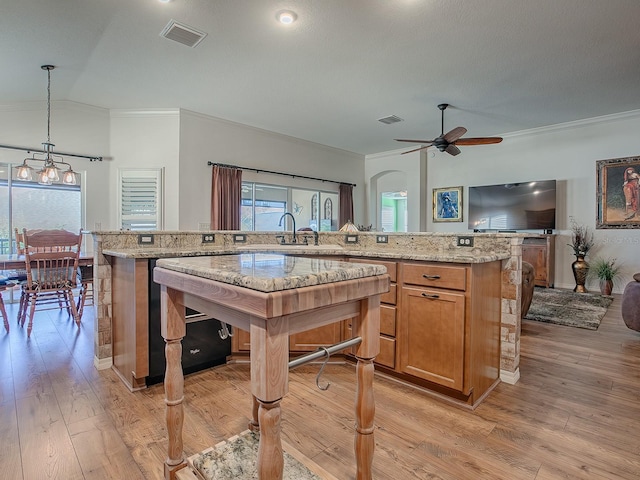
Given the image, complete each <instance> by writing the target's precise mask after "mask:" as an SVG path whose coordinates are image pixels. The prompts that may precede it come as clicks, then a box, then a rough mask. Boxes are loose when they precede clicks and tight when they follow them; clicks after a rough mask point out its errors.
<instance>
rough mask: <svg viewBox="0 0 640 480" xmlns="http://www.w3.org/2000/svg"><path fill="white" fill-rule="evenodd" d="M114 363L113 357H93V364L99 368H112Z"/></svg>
mask: <svg viewBox="0 0 640 480" xmlns="http://www.w3.org/2000/svg"><path fill="white" fill-rule="evenodd" d="M112 365H113V358H111V357H107V358H98V357H93V366H94V367H96V369H97V370H106V369H107V368H111V366H112Z"/></svg>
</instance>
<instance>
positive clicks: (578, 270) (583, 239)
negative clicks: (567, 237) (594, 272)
mask: <svg viewBox="0 0 640 480" xmlns="http://www.w3.org/2000/svg"><path fill="white" fill-rule="evenodd" d="M593 243H594V242H593V232H591V231H590V230H589V227H587V226H585V225H580V224H579V223H578V222H576V221H575V219H574V218H573V217H571V243H568V244H567V245H569V246H570V247H571V248H572V249H573V254H574V255H575V256H576V261H575V262H573V263H572V264H571V269H572V270H573V278H575V280H576V286H575V288H574V289H573V291H574V292H580V293H586V292H587V289H586V288H585V286H584V285H585V283H586V281H587V274H588V273H589V264H588V263H587V262H586V261H585V259H584V257H586V256H587V253H589V250H591V247H593Z"/></svg>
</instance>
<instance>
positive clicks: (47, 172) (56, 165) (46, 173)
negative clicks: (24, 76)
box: [15, 65, 77, 185]
mask: <svg viewBox="0 0 640 480" xmlns="http://www.w3.org/2000/svg"><path fill="white" fill-rule="evenodd" d="M40 68H42V69H43V70H46V71H47V141H46V142H43V143H42V147H43V153H44V155H45V158H36V154H35V153H34V154H33V155H32V156H31V157H29V158H25V159H24V161H23V162H22V165H20V166H18V167H15V168H16V170H17V171H16V177H17V179H18V180H24V181H31V180H33V171H34V168H33V167H32V166H31V165H29V163H28V162H43V166H42V168H41V169H40V170H38V171H37V172H36V175H37V180H38V183H39V184H40V185H51V184H52V183H54V182H59V181H60V176H61V174H60V173H59V172H60V171H61V170H62V169H61V168H60V166H61V165H66V166H67V167H68V168H67V169H66V170H65V171H64V172H62V183H64V184H65V185H75V184H76V183H77V174H76V172H74V171H73V169H72V168H71V165H69V164H68V163H67V162H65V161H63V160H62V157H60V156H57V155H56V157H57V158H59V160H54V158H53V157H54V155H53V147H55V145H54V144H53V143H51V70H53V69H54V68H56V67H54V66H53V65H42V67H40Z"/></svg>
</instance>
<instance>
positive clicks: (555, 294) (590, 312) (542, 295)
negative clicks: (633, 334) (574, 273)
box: [524, 287, 613, 330]
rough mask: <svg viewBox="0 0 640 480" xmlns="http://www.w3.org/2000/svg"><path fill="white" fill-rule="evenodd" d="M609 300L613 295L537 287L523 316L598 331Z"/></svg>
mask: <svg viewBox="0 0 640 480" xmlns="http://www.w3.org/2000/svg"><path fill="white" fill-rule="evenodd" d="M612 301H613V297H610V296H607V295H599V294H594V293H575V292H572V291H571V290H556V289H554V288H538V287H536V288H535V289H534V291H533V300H532V302H531V307H530V308H529V312H528V313H527V316H526V317H524V318H525V319H526V320H537V321H538V322H546V323H555V324H558V325H566V326H569V327H578V328H586V329H589V330H597V329H598V327H599V326H600V322H601V321H602V317H604V315H605V313H607V308H608V307H609V305H611V302H612Z"/></svg>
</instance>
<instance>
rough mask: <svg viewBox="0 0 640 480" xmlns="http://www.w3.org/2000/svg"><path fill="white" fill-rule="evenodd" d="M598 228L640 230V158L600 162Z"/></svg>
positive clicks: (597, 166) (597, 165)
mask: <svg viewBox="0 0 640 480" xmlns="http://www.w3.org/2000/svg"><path fill="white" fill-rule="evenodd" d="M596 168H597V172H596V173H597V198H598V200H597V201H598V207H597V218H596V228H640V210H639V209H638V202H639V199H638V197H639V196H640V195H639V193H640V192H639V191H640V157H625V158H612V159H610V160H598V161H597V162H596Z"/></svg>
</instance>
